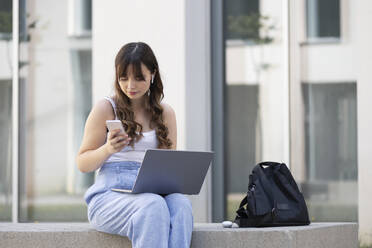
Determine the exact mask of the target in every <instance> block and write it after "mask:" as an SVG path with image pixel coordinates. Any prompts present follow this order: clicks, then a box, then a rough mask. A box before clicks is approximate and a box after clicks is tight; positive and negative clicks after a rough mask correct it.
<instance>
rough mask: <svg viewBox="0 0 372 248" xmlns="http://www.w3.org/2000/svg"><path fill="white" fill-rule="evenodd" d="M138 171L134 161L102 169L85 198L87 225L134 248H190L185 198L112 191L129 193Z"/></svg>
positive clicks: (188, 206) (190, 223)
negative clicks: (119, 189) (130, 243)
mask: <svg viewBox="0 0 372 248" xmlns="http://www.w3.org/2000/svg"><path fill="white" fill-rule="evenodd" d="M139 168H140V163H139V162H133V161H125V162H115V163H112V162H111V163H104V164H103V165H102V167H101V169H100V171H99V173H98V175H97V178H96V182H95V183H94V184H93V185H92V186H91V187H90V188H89V189H88V190H87V192H86V193H85V195H84V199H85V201H86V203H87V205H88V220H89V222H90V223H91V225H92V226H93V227H94V228H95V229H96V230H98V231H101V232H106V233H111V234H118V235H121V236H127V237H128V238H129V239H130V240H131V241H132V246H133V248H139V247H146V248H148V247H157V248H158V247H159V248H161V247H175V248H176V247H177V248H182V247H190V244H191V235H192V229H193V215H192V207H191V203H190V201H189V199H188V198H187V197H186V196H184V195H183V194H178V193H176V194H169V195H166V196H160V195H157V194H152V193H143V194H127V193H119V192H114V191H112V190H111V188H114V187H115V188H125V189H131V188H132V186H133V184H134V181H135V179H136V176H137V173H138V170H139Z"/></svg>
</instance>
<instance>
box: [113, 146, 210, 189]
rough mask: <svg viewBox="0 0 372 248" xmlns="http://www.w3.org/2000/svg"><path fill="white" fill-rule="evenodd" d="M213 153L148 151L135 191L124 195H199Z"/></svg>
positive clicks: (135, 184)
mask: <svg viewBox="0 0 372 248" xmlns="http://www.w3.org/2000/svg"><path fill="white" fill-rule="evenodd" d="M213 154H214V153H213V152H197V151H179V150H166V149H148V150H146V153H145V157H144V159H143V162H142V165H141V167H140V169H139V172H138V175H137V178H136V181H135V183H134V186H133V188H132V189H131V190H127V189H118V188H112V189H111V190H113V191H117V192H124V193H133V194H138V193H155V194H160V195H164V194H171V193H182V194H188V195H196V194H199V192H200V189H201V187H202V185H203V181H204V178H205V176H206V174H207V171H208V168H209V165H210V164H211V161H212V159H213Z"/></svg>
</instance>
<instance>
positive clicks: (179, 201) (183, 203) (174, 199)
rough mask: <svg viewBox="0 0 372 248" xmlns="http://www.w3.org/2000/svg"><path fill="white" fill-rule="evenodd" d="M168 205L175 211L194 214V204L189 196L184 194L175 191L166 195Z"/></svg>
mask: <svg viewBox="0 0 372 248" xmlns="http://www.w3.org/2000/svg"><path fill="white" fill-rule="evenodd" d="M165 201H166V202H167V204H168V207H169V209H170V211H171V213H172V212H173V213H174V212H181V213H184V214H192V206H191V202H190V200H189V198H188V197H187V196H185V195H183V194H179V193H174V194H169V195H167V196H166V197H165Z"/></svg>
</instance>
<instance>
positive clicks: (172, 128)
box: [161, 103, 177, 150]
mask: <svg viewBox="0 0 372 248" xmlns="http://www.w3.org/2000/svg"><path fill="white" fill-rule="evenodd" d="M161 106H162V107H163V116H164V124H165V126H166V127H167V128H168V131H169V133H168V138H169V139H170V140H171V141H172V147H171V148H170V149H172V150H177V121H176V113H175V112H174V110H173V108H172V107H171V106H170V105H169V104H166V103H162V104H161Z"/></svg>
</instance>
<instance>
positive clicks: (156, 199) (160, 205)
mask: <svg viewBox="0 0 372 248" xmlns="http://www.w3.org/2000/svg"><path fill="white" fill-rule="evenodd" d="M141 198H142V199H141V203H140V204H141V205H142V209H141V212H142V213H143V214H144V215H147V216H152V217H154V218H159V219H162V221H169V219H170V214H169V209H168V206H167V203H166V202H165V199H164V198H163V197H162V196H160V195H157V194H152V193H145V194H143V196H142V197H141Z"/></svg>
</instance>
